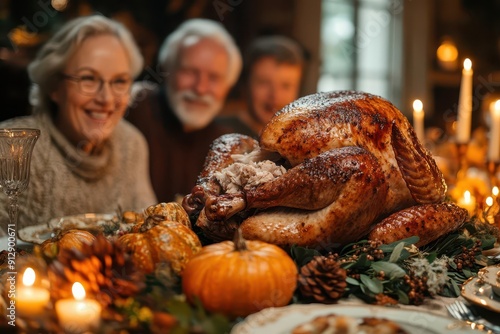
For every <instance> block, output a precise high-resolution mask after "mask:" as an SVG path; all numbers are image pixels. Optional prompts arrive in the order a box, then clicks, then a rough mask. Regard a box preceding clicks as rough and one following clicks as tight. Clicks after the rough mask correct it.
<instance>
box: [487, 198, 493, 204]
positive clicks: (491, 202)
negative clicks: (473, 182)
mask: <svg viewBox="0 0 500 334" xmlns="http://www.w3.org/2000/svg"><path fill="white" fill-rule="evenodd" d="M486 205H487V206H492V205H493V197H491V196H488V197H487V198H486Z"/></svg>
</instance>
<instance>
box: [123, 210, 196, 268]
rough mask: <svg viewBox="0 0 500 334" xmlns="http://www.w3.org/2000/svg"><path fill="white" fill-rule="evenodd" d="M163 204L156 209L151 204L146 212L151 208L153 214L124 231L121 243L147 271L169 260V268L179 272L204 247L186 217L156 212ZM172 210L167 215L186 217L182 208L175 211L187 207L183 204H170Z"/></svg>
mask: <svg viewBox="0 0 500 334" xmlns="http://www.w3.org/2000/svg"><path fill="white" fill-rule="evenodd" d="M164 204H165V203H161V204H159V206H160V207H158V208H156V209H154V208H152V207H150V208H148V209H147V210H146V214H147V215H148V210H149V214H152V215H151V216H148V217H146V219H145V221H144V222H143V223H139V224H138V225H137V226H136V227H135V228H134V229H133V232H131V233H128V234H125V235H122V236H121V237H120V238H119V239H118V243H119V244H120V245H121V246H122V247H123V248H124V250H125V251H127V252H128V253H130V256H131V257H132V260H133V261H134V264H135V265H136V267H137V268H139V269H140V270H141V271H142V272H144V273H145V274H150V273H152V272H154V270H155V268H156V265H157V264H159V263H168V264H169V266H170V268H171V269H172V270H173V271H174V272H175V273H176V274H177V275H180V274H181V273H182V271H183V270H184V267H185V266H186V263H187V262H188V261H189V260H190V259H191V258H192V257H193V255H195V254H196V253H198V252H199V251H200V250H201V242H200V240H199V239H198V236H197V235H196V234H195V233H194V232H193V231H192V230H191V229H190V228H189V227H187V226H186V225H185V221H182V222H178V221H174V220H169V219H165V215H154V214H155V212H156V211H158V210H161V209H162V207H163V209H164ZM175 204H176V203H175ZM177 205H178V204H177ZM170 209H171V210H170ZM155 210H156V211H155ZM169 210H170V211H171V212H169V214H168V218H175V219H178V218H179V217H180V219H183V218H182V217H183V215H182V212H177V213H175V210H182V211H184V209H183V208H182V207H181V206H180V205H178V207H177V206H174V205H169ZM184 214H186V212H185V211H184ZM186 217H187V214H186ZM188 220H189V219H188Z"/></svg>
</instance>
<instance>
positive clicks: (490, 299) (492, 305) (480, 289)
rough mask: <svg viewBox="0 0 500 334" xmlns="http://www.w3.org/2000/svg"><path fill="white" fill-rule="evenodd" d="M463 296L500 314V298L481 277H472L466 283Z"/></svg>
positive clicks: (463, 286) (463, 287)
mask: <svg viewBox="0 0 500 334" xmlns="http://www.w3.org/2000/svg"><path fill="white" fill-rule="evenodd" d="M462 296H463V297H464V298H465V299H467V300H468V301H469V302H471V303H473V304H475V305H477V306H481V307H484V308H486V309H488V310H490V311H494V312H500V297H499V296H497V295H495V294H494V293H493V289H492V286H491V285H489V284H488V283H486V282H484V281H483V280H482V279H481V278H479V277H472V278H469V279H468V280H467V281H465V283H464V284H463V285H462Z"/></svg>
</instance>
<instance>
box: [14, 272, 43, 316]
mask: <svg viewBox="0 0 500 334" xmlns="http://www.w3.org/2000/svg"><path fill="white" fill-rule="evenodd" d="M35 280H36V275H35V271H34V270H33V269H32V268H30V267H28V268H26V270H25V271H24V274H23V280H22V282H23V284H22V285H19V286H18V288H17V291H16V297H15V301H16V304H15V305H16V311H17V314H18V315H19V316H20V317H30V318H32V317H38V316H41V315H43V314H44V313H45V307H46V306H47V304H48V302H49V299H50V294H49V291H48V290H47V289H44V288H40V287H36V286H33V284H34V283H35Z"/></svg>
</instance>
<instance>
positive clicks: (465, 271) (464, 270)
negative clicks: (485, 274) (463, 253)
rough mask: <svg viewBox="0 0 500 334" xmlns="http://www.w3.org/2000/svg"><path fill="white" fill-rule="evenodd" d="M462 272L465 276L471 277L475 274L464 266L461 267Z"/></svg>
mask: <svg viewBox="0 0 500 334" xmlns="http://www.w3.org/2000/svg"><path fill="white" fill-rule="evenodd" d="M462 272H463V273H464V275H465V277H467V278H469V277H472V276H476V275H475V274H473V273H472V272H471V271H470V270H469V269H465V268H464V269H462Z"/></svg>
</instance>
